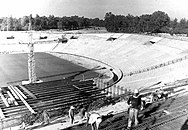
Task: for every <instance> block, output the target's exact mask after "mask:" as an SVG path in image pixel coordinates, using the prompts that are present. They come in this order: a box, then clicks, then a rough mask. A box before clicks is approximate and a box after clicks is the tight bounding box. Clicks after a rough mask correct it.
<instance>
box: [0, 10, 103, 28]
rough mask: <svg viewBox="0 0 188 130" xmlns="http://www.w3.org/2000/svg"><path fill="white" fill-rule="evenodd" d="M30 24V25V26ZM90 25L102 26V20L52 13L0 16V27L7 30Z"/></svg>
mask: <svg viewBox="0 0 188 130" xmlns="http://www.w3.org/2000/svg"><path fill="white" fill-rule="evenodd" d="M30 25H31V26H30ZM91 26H97V27H104V20H100V19H99V18H94V19H91V18H90V19H89V18H85V17H78V16H71V17H66V16H64V17H55V16H54V15H49V16H48V17H46V16H39V15H38V14H37V15H36V16H35V17H33V16H32V15H29V16H24V17H22V18H13V17H12V16H11V17H2V18H0V29H1V30H9V31H26V30H29V28H30V27H31V28H32V30H37V31H39V30H48V29H62V30H74V29H82V28H88V27H91Z"/></svg>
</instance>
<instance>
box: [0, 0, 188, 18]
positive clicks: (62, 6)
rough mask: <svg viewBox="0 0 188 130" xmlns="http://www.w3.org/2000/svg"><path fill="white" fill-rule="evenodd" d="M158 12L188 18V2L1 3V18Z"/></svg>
mask: <svg viewBox="0 0 188 130" xmlns="http://www.w3.org/2000/svg"><path fill="white" fill-rule="evenodd" d="M158 10H160V11H164V12H166V13H167V14H168V15H169V16H170V17H171V18H174V17H176V18H178V19H180V18H186V19H188V13H187V12H188V0H0V17H3V16H10V15H12V16H13V17H22V16H25V15H29V14H33V17H34V16H35V15H36V14H39V15H40V16H43V15H46V16H48V15H50V14H53V15H55V16H72V15H78V16H85V17H89V18H94V17H99V18H104V16H105V13H107V12H112V13H114V14H122V15H127V14H128V13H129V14H132V15H134V16H136V15H137V16H140V15H141V14H151V13H153V12H154V11H158Z"/></svg>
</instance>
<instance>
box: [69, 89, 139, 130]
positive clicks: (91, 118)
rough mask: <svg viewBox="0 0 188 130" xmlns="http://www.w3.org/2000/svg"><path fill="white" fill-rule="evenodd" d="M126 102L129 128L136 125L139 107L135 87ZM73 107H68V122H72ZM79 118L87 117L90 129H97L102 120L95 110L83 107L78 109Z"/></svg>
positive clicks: (137, 92) (137, 93)
mask: <svg viewBox="0 0 188 130" xmlns="http://www.w3.org/2000/svg"><path fill="white" fill-rule="evenodd" d="M127 104H128V105H129V108H128V112H129V118H128V127H127V129H128V130H129V129H131V127H132V126H133V123H134V125H135V126H136V125H138V113H139V110H140V107H141V96H140V95H139V91H138V90H137V89H136V90H135V91H134V94H133V95H132V96H130V97H129V99H128V101H127ZM74 109H75V107H73V106H71V107H70V109H69V119H70V123H71V124H74ZM80 117H81V119H83V118H86V119H87V125H88V124H90V125H91V128H92V130H98V128H99V125H100V123H101V122H102V117H101V115H100V114H99V113H97V112H87V111H86V109H85V108H82V109H81V110H80Z"/></svg>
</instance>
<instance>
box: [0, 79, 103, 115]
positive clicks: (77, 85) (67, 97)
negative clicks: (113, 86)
mask: <svg viewBox="0 0 188 130" xmlns="http://www.w3.org/2000/svg"><path fill="white" fill-rule="evenodd" d="M16 87H17V88H18V89H19V90H20V91H21V92H22V93H23V94H24V95H25V96H26V97H27V99H25V101H26V102H27V103H28V104H29V105H30V106H31V108H32V109H33V110H34V111H35V112H37V111H38V110H41V109H46V110H48V111H53V110H57V109H66V108H69V107H70V106H71V105H79V104H83V105H84V104H85V105H88V104H89V103H91V101H94V100H96V99H99V98H104V97H105V96H106V93H101V90H100V89H98V88H96V87H95V84H94V81H93V80H87V81H79V80H75V81H69V80H57V81H49V82H43V83H35V84H28V85H23V86H16ZM24 89H25V90H27V91H24ZM31 93H32V94H33V95H34V96H35V97H36V98H34V97H33V96H32V95H31ZM17 101H18V104H19V105H18V106H14V105H13V106H10V107H6V106H5V105H3V104H2V103H0V105H1V109H2V111H3V113H4V115H5V117H13V116H18V115H23V114H26V113H30V111H29V110H28V108H27V107H26V106H25V105H24V104H23V102H22V101H20V100H17Z"/></svg>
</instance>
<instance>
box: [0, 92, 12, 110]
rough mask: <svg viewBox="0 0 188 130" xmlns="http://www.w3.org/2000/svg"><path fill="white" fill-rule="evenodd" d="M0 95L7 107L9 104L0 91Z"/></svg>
mask: <svg viewBox="0 0 188 130" xmlns="http://www.w3.org/2000/svg"><path fill="white" fill-rule="evenodd" d="M0 96H1V99H2V100H3V102H4V104H5V106H6V107H9V106H10V105H9V104H8V102H7V100H6V98H5V97H4V95H3V94H2V93H1V92H0Z"/></svg>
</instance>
